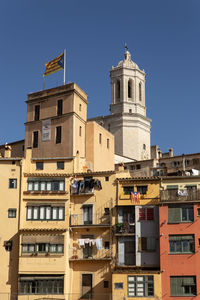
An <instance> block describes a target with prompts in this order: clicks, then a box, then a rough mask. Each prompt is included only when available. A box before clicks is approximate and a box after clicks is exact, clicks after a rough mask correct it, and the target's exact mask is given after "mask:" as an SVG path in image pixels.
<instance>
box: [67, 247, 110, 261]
mask: <svg viewBox="0 0 200 300" xmlns="http://www.w3.org/2000/svg"><path fill="white" fill-rule="evenodd" d="M111 258H112V252H111V249H102V250H98V249H97V248H96V246H93V247H92V248H91V249H89V250H88V249H87V250H86V251H85V250H84V248H83V247H81V248H75V247H73V248H71V249H70V258H69V259H70V260H110V259H111Z"/></svg>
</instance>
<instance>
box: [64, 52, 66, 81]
mask: <svg viewBox="0 0 200 300" xmlns="http://www.w3.org/2000/svg"><path fill="white" fill-rule="evenodd" d="M65 72H66V49H65V50H64V84H66V79H65V77H66V74H65Z"/></svg>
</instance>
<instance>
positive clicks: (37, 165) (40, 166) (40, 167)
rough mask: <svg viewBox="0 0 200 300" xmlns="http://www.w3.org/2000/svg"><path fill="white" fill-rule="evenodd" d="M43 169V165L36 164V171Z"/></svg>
mask: <svg viewBox="0 0 200 300" xmlns="http://www.w3.org/2000/svg"><path fill="white" fill-rule="evenodd" d="M43 168H44V163H43V162H41V161H37V162H36V170H43Z"/></svg>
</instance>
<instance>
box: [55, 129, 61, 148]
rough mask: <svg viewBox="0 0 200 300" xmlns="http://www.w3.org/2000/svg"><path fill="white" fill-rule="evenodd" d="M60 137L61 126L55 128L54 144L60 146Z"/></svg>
mask: <svg viewBox="0 0 200 300" xmlns="http://www.w3.org/2000/svg"><path fill="white" fill-rule="evenodd" d="M61 135H62V127H61V126H57V127H56V144H60V143H61Z"/></svg>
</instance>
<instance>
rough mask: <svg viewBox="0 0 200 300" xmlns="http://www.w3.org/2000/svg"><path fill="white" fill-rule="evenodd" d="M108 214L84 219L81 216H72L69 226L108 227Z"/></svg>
mask: <svg viewBox="0 0 200 300" xmlns="http://www.w3.org/2000/svg"><path fill="white" fill-rule="evenodd" d="M110 224H111V217H110V212H108V213H106V212H104V213H102V212H101V213H97V214H93V215H92V216H88V217H85V216H84V215H83V214H72V215H71V216H70V226H71V227H77V226H90V225H91V226H95V225H96V226H110Z"/></svg>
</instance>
